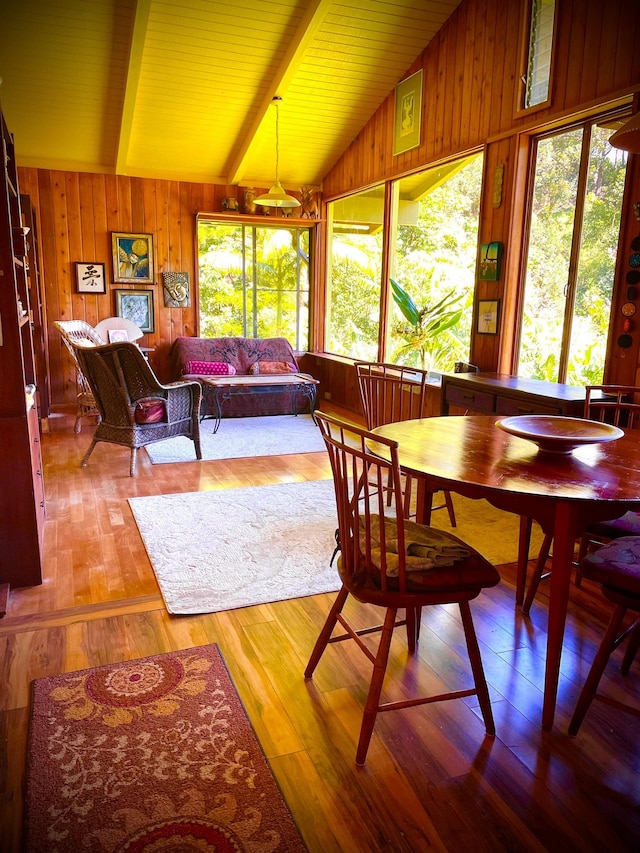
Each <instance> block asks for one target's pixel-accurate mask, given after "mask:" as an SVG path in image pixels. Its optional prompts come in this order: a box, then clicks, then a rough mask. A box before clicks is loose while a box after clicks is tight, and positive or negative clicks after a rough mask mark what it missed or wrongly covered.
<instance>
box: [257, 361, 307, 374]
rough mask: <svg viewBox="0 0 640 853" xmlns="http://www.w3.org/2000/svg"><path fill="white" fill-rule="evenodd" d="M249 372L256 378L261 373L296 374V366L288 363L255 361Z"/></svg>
mask: <svg viewBox="0 0 640 853" xmlns="http://www.w3.org/2000/svg"><path fill="white" fill-rule="evenodd" d="M249 372H250V373H253V375H254V376H256V375H258V374H261V373H262V374H266V373H295V372H296V366H295V364H290V363H289V362H288V361H254V363H253V364H252V365H251V367H250V368H249Z"/></svg>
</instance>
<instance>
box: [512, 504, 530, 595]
mask: <svg viewBox="0 0 640 853" xmlns="http://www.w3.org/2000/svg"><path fill="white" fill-rule="evenodd" d="M531 524H532V521H531V519H530V518H528V517H527V516H526V515H521V516H520V533H519V536H518V569H517V574H516V604H522V602H523V601H524V590H525V587H526V585H527V569H528V567H529V546H530V545H531Z"/></svg>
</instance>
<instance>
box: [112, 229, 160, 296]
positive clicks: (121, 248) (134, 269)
mask: <svg viewBox="0 0 640 853" xmlns="http://www.w3.org/2000/svg"><path fill="white" fill-rule="evenodd" d="M111 251H112V254H113V280H114V281H115V282H121V283H130V284H152V283H153V236H152V235H151V234H122V233H118V232H115V231H114V232H112V233H111Z"/></svg>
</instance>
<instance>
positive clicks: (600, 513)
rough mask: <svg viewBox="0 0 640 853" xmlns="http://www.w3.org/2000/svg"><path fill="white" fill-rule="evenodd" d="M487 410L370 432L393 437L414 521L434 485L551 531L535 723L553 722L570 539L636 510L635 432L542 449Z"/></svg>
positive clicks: (639, 484)
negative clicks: (564, 449) (413, 501)
mask: <svg viewBox="0 0 640 853" xmlns="http://www.w3.org/2000/svg"><path fill="white" fill-rule="evenodd" d="M496 420H497V418H496V417H495V416H487V415H465V416H444V417H434V418H426V419H420V420H410V421H400V422H398V423H392V424H386V425H385V426H381V427H378V428H377V429H375V430H374V432H375V433H377V434H379V435H383V436H385V437H386V438H391V439H394V440H395V441H397V442H398V456H399V461H400V466H401V468H402V470H403V471H404V472H405V473H407V474H411V475H412V476H413V477H415V478H416V482H417V488H416V492H417V513H418V514H417V520H418V521H419V522H422V523H424V524H428V523H429V521H430V515H431V497H432V495H433V493H434V492H436V491H438V490H440V489H447V490H449V491H452V492H456V493H458V494H461V495H464V496H466V497H469V498H485V499H486V500H487V501H488V502H489V503H491V504H492V505H493V506H495V507H497V508H498V509H502V510H505V511H507V512H511V513H516V514H518V515H520V516H522V517H523V518H524V517H528V518H533V519H535V520H536V521H538V522H539V523H540V525H541V527H542V529H543V530H544V532H545V533H551V534H552V535H553V537H554V546H553V557H552V573H551V587H550V591H549V626H548V635H547V654H546V666H545V684H544V699H543V708H542V726H543V728H546V729H549V728H551V726H552V725H553V720H554V715H555V707H556V696H557V690H558V679H559V673H560V659H561V654H562V642H563V637H564V628H565V621H566V615H567V606H568V601H569V588H570V580H571V569H572V564H573V555H574V545H575V540H576V539H577V538H578V537H579V536H580V535H581V533H583V532H584V531H585V529H586V527H587V526H588V525H589V524H591V523H593V522H595V521H602V520H604V519H612V518H618V517H619V516H621V515H623V514H624V513H625V512H627V510H629V509H638V508H640V468H639V467H638V461H639V460H640V435H639V432H640V431H636V430H628V431H625V432H624V434H623V435H622V437H620V438H618V439H616V440H614V441H608V442H606V443H601V444H586V445H583V446H581V447H578V448H577V449H575V450H573V451H572V452H570V453H567V454H560V453H550V452H545V451H541V450H539V449H538V446H537V445H536V444H534V443H533V442H532V441H530V440H529V439H525V438H521V437H519V436H515V435H511V434H508V433H507V432H504V431H503V430H502V429H500V428H498V427H497V426H496Z"/></svg>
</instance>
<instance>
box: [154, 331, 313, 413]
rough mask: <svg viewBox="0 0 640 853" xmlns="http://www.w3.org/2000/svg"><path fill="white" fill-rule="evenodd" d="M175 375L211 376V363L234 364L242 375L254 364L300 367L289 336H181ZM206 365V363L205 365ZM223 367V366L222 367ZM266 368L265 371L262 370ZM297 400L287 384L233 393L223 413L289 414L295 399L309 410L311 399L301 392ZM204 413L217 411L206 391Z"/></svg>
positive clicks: (270, 367)
mask: <svg viewBox="0 0 640 853" xmlns="http://www.w3.org/2000/svg"><path fill="white" fill-rule="evenodd" d="M169 355H170V360H171V367H172V373H173V378H174V379H190V380H191V379H197V380H200V381H202V379H203V378H211V375H212V374H211V373H209V372H201V371H203V370H207V371H208V370H209V369H213V368H211V364H214V365H216V368H215V369H216V370H217V369H218V366H219V365H231V366H232V368H233V370H234V371H235V373H236V374H237V375H239V376H242V375H249V374H251V373H252V372H254V371H255V370H256V369H259V368H256V367H255V365H260V366H264V367H265V369H268V370H269V372H272V371H274V370H277V369H278V366H279V365H281V366H282V372H283V373H285V372H286V373H299V372H300V368H299V366H298V361H297V359H296V355H295V353H294V351H293V349H292V347H291V344H290V343H289V341H288V340H287V339H286V338H241V337H237V338H191V337H186V336H183V337H179V338H176V340H175V341H174V342H173V344H172V346H171V351H170V354H169ZM205 365H206V367H205ZM219 369H220V370H223V369H224V368H223V367H220V368H219ZM261 372H263V371H261ZM298 396H299V399H298V400H297V401H294V398H293V396H292V391H291V390H290V389H287V388H281V389H276V390H274V391H269V392H264V391H261V392H260V393H259V394H242V395H234V396H233V397H232V398H231V399H229V400H228V401H226V402H225V404H224V409H223V413H222V414H223V417H231V418H233V417H252V416H257V415H281V414H290V413H291V412H292V411H293V407H294V402H297V411H298V412H308V411H309V401H308V399H306V398H304V397H302V396H301V395H298ZM201 411H202V414H203V415H214V414H215V412H214V411H213V406H212V399H211V396H210V395H208V394H205V395H203V403H202V410H201Z"/></svg>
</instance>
